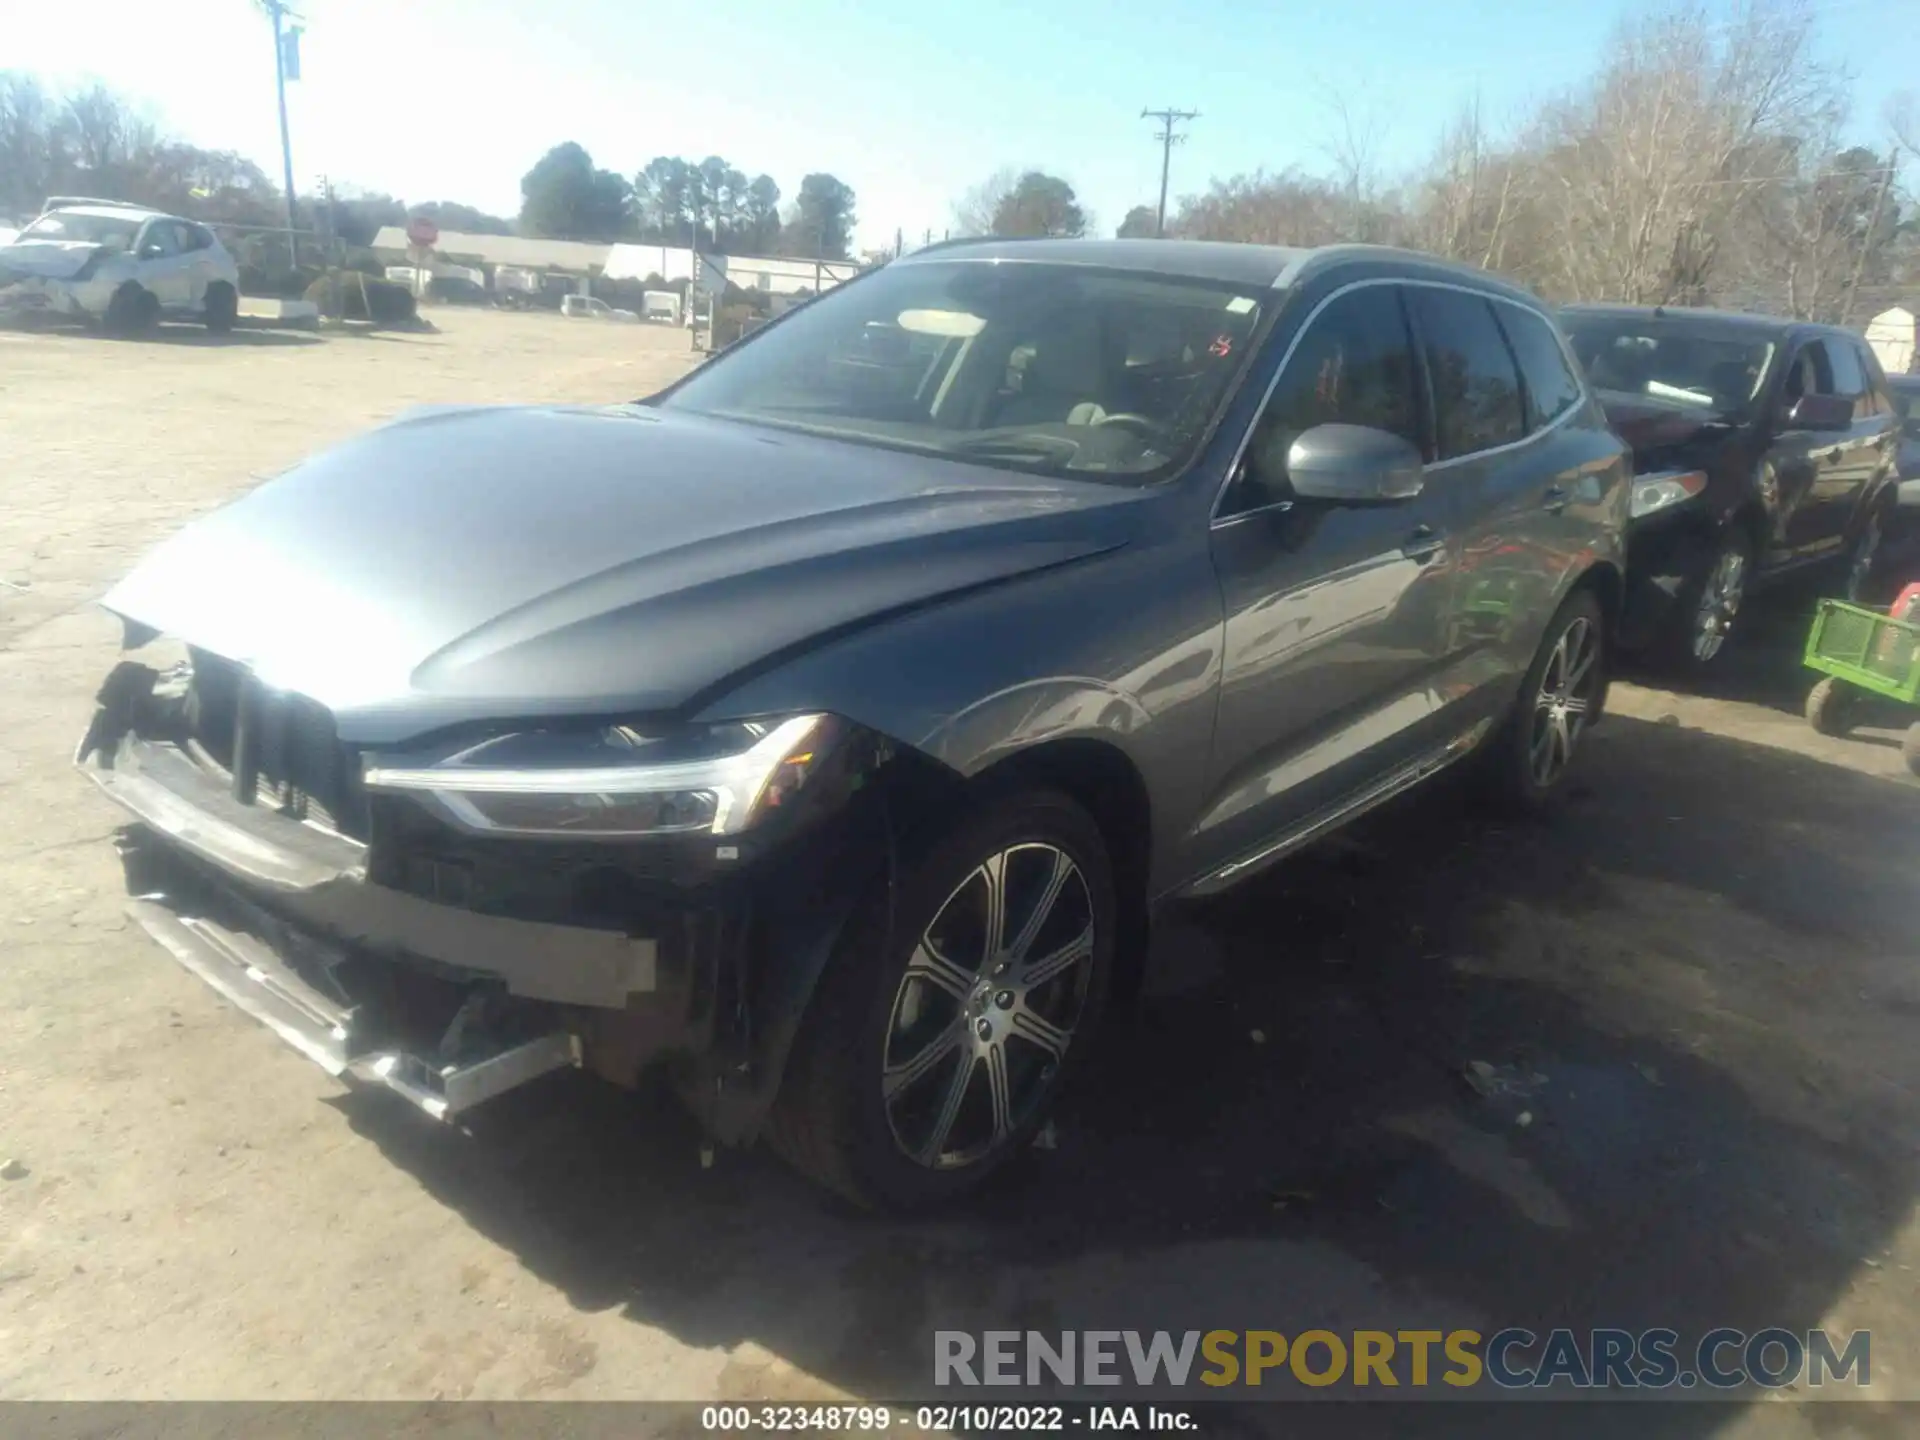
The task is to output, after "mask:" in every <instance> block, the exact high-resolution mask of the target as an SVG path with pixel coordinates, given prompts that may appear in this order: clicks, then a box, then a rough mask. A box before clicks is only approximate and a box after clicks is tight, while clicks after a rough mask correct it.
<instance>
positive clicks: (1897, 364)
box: [1867, 305, 1914, 375]
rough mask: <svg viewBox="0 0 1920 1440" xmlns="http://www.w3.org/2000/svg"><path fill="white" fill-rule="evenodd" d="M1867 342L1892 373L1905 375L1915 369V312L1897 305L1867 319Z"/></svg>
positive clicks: (1882, 363) (1882, 367) (1883, 368)
mask: <svg viewBox="0 0 1920 1440" xmlns="http://www.w3.org/2000/svg"><path fill="white" fill-rule="evenodd" d="M1867 344H1868V345H1869V346H1870V347H1872V350H1873V353H1874V354H1875V355H1877V356H1879V357H1880V368H1881V369H1882V370H1885V371H1886V372H1887V373H1888V374H1889V375H1905V374H1906V373H1907V372H1908V371H1909V370H1911V369H1912V368H1913V351H1914V314H1913V312H1912V311H1911V310H1908V309H1905V308H1903V307H1902V306H1899V305H1896V306H1894V307H1893V308H1892V309H1891V310H1882V311H1881V312H1880V313H1879V314H1878V315H1876V316H1874V317H1873V319H1871V320H1869V321H1868V322H1867Z"/></svg>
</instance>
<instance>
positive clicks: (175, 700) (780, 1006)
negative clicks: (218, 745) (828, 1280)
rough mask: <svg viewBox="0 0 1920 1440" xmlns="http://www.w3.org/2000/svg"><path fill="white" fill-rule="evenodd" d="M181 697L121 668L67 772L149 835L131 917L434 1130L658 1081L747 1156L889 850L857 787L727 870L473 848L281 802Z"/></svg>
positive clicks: (131, 833) (683, 859)
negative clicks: (245, 775) (591, 1076)
mask: <svg viewBox="0 0 1920 1440" xmlns="http://www.w3.org/2000/svg"><path fill="white" fill-rule="evenodd" d="M174 686H175V682H174V681H172V680H168V679H163V677H162V676H161V675H160V673H159V672H157V671H156V670H155V669H153V668H152V667H149V666H147V665H144V664H140V663H138V662H135V661H125V662H122V663H121V664H120V665H119V666H118V667H116V669H115V670H114V671H113V672H112V674H110V675H109V677H108V679H107V681H106V683H105V684H104V685H103V686H102V688H101V691H100V696H99V703H98V706H97V708H96V712H95V716H94V719H93V722H92V724H91V726H90V727H89V729H88V732H87V734H86V736H85V738H84V739H83V740H82V741H81V744H80V747H79V751H78V753H77V755H76V757H75V760H76V764H77V765H78V766H79V768H80V769H81V770H82V771H83V773H85V774H86V775H87V776H88V778H89V779H91V780H92V781H93V782H94V783H95V784H96V785H97V786H99V788H100V789H101V790H102V791H103V792H104V793H105V794H106V795H107V796H108V797H109V798H111V799H112V800H114V801H115V802H116V803H118V804H119V805H120V806H121V807H123V808H124V809H125V810H126V811H127V812H128V813H129V814H130V815H131V816H132V817H133V819H134V820H135V821H136V822H138V823H137V824H136V825H135V826H133V827H131V828H130V829H129V830H128V831H127V832H125V833H124V834H123V837H122V841H121V849H122V859H123V863H124V865H125V867H126V871H127V882H128V888H129V891H130V893H131V895H132V896H133V897H134V898H133V901H132V905H131V913H132V915H133V917H134V918H135V919H136V920H137V921H138V922H139V923H140V924H141V926H142V927H143V928H144V929H146V930H147V932H148V933H149V934H150V935H151V936H153V938H154V939H155V940H157V941H158V942H159V943H160V944H161V945H162V946H163V947H164V948H165V949H166V950H167V952H168V953H169V954H170V955H172V956H173V957H174V958H175V959H176V960H177V961H179V962H180V963H181V964H182V965H183V966H185V967H186V968H187V969H188V970H190V971H191V972H192V973H194V974H195V975H198V976H199V977H200V978H201V979H202V980H203V981H205V982H206V983H207V984H208V985H210V986H211V987H212V988H213V989H215V990H216V991H218V992H219V993H220V994H221V995H223V996H225V997H226V998H227V999H228V1000H230V1001H231V1002H232V1003H233V1004H235V1005H236V1006H237V1007H238V1008H240V1009H241V1010H242V1011H244V1012H245V1013H247V1014H249V1015H251V1016H253V1017H254V1018H255V1019H256V1020H258V1021H260V1022H261V1023H263V1024H264V1025H266V1026H267V1027H268V1028H269V1029H270V1030H272V1031H273V1032H274V1033H275V1034H277V1035H279V1036H280V1037H281V1038H282V1039H283V1040H285V1041H286V1042H287V1043H288V1044H290V1045H291V1046H292V1047H293V1048H294V1049H296V1050H298V1051H299V1052H300V1053H302V1054H304V1055H305V1056H306V1057H307V1058H308V1059H310V1060H312V1061H314V1062H315V1063H317V1064H319V1065H320V1066H321V1067H322V1068H323V1069H325V1070H327V1072H328V1073H329V1074H331V1075H334V1076H336V1077H338V1078H341V1079H343V1080H347V1081H352V1082H358V1083H363V1084H373V1085H381V1086H385V1087H386V1088H388V1089H390V1090H393V1091H395V1092H396V1093H398V1094H400V1095H402V1096H403V1097H405V1098H406V1099H408V1100H409V1101H411V1102H412V1103H413V1104H415V1105H417V1106H418V1107H419V1108H420V1109H421V1110H423V1111H424V1112H426V1113H427V1114H429V1115H432V1116H434V1117H435V1118H439V1119H450V1118H452V1117H454V1116H457V1115H459V1114H460V1113H461V1112H462V1111H464V1110H467V1109H470V1108H472V1107H473V1106H475V1105H478V1104H480V1103H482V1102H484V1101H486V1100H488V1099H490V1098H492V1097H494V1096H496V1095H498V1094H500V1093H502V1092H503V1091H505V1090H508V1089H512V1088H514V1087H516V1086H518V1085H521V1084H524V1083H526V1082H527V1081H529V1080H531V1079H533V1078H535V1077H536V1076H539V1075H544V1074H546V1073H548V1072H549V1071H552V1070H557V1069H562V1068H566V1067H570V1066H581V1067H583V1068H585V1069H587V1070H590V1071H592V1072H594V1073H595V1074H598V1075H600V1076H602V1077H603V1078H605V1079H608V1080H611V1081H613V1082H615V1083H617V1084H622V1085H631V1084H633V1083H635V1082H636V1080H637V1079H638V1076H639V1074H640V1072H641V1071H642V1070H644V1069H647V1068H650V1067H653V1066H655V1065H661V1066H664V1067H665V1068H667V1069H668V1071H669V1073H670V1075H671V1076H672V1078H673V1080H674V1082H675V1085H676V1088H677V1089H679V1091H680V1093H681V1094H682V1096H683V1098H685V1099H687V1100H688V1102H689V1104H690V1106H691V1107H692V1108H693V1109H694V1111H695V1114H696V1116H697V1117H698V1118H699V1119H700V1120H701V1121H702V1122H703V1123H704V1124H705V1126H706V1128H707V1129H708V1131H709V1132H710V1133H711V1134H713V1135H714V1136H715V1137H716V1138H718V1139H720V1140H722V1141H725V1142H728V1143H739V1142H741V1141H744V1140H746V1139H749V1138H751V1136H752V1134H753V1133H754V1132H755V1131H756V1130H757V1128H758V1126H759V1123H760V1120H761V1119H762V1117H763V1116H764V1114H765V1111H766V1109H767V1107H768V1106H769V1105H770V1103H771V1101H772V1097H773V1094H774V1092H775V1090H776V1089H777V1086H778V1080H779V1074H780V1070H781V1067H782V1065H783V1063H784V1059H785V1055H786V1052H787V1049H788V1047H789V1045H790V1043H791V1040H792V1036H793V1034H794V1032H795V1030H796V1029H797V1026H798V1023H799V1020H800V1016H801V1012H802V1011H803V1010H804V1008H805V1004H806V1001H807V999H808V997H809V995H810V993H811V990H812V986H813V982H814V980H815V979H816V978H817V976H818V973H819V971H820V969H821V968H822V967H823V966H824V964H825V962H826V957H827V955H828V953H829V952H830V951H831V949H832V946H833V944H834V943H835V940H836V937H837V934H838V932H839V929H840V927H841V926H842V924H843V923H844V921H845V918H846V916H847V914H848V913H849V911H850V909H851V905H852V902H853V900H854V899H855V897H856V896H857V895H858V894H859V893H861V890H862V888H863V887H864V886H865V885H867V884H868V883H870V882H871V880H872V878H873V876H874V875H875V874H876V873H877V872H878V871H879V869H880V867H881V865H882V864H883V863H884V852H883V850H882V848H881V846H882V843H883V837H884V843H885V844H889V845H890V844H891V838H890V836H891V832H890V829H889V826H890V823H891V822H890V821H888V820H886V818H885V816H884V813H883V812H884V806H885V804H886V802H885V801H884V800H883V799H881V798H880V797H879V796H878V795H877V794H876V793H875V792H876V791H877V789H878V788H879V787H869V788H867V789H866V790H864V791H863V790H860V785H861V783H862V781H863V779H864V772H863V773H862V774H861V775H850V776H846V777H842V778H843V779H845V780H846V782H847V789H848V795H851V796H852V798H851V799H848V798H847V796H836V797H834V798H831V799H829V798H828V797H827V796H826V795H825V794H824V792H825V791H826V790H828V789H829V788H830V787H828V786H825V785H823V786H822V787H820V790H821V792H822V793H821V795H820V799H819V802H818V804H819V808H820V809H822V811H823V812H824V813H823V814H822V815H820V816H817V817H814V819H813V820H812V821H810V822H809V823H808V824H807V825H806V827H805V828H804V830H803V831H802V832H801V833H800V834H798V835H786V836H781V835H773V836H767V837H755V838H756V840H757V841H758V842H759V843H758V845H757V848H755V847H745V846H739V847H736V846H734V845H731V844H730V845H729V846H727V847H726V848H725V851H724V852H721V853H724V855H725V856H727V857H728V859H727V862H726V863H724V864H723V863H721V862H720V861H719V860H717V859H716V858H715V857H716V847H715V846H714V845H713V844H711V843H710V842H708V843H705V844H698V843H695V842H692V841H687V842H684V843H666V842H662V843H655V844H646V845H634V844H628V845H601V846H557V845H527V844H524V843H521V844H514V843H510V842H494V841H487V840H476V839H475V838H474V837H471V836H462V835H457V834H455V833H453V832H452V831H451V830H449V829H447V828H446V827H444V826H439V825H438V824H437V823H436V822H434V821H433V819H432V817H431V816H430V815H427V814H425V813H424V812H423V811H422V810H421V809H420V807H418V806H415V805H412V804H411V803H410V802H406V801H404V800H399V799H395V798H394V797H382V798H381V799H380V802H379V803H380V804H383V805H390V806H391V808H390V809H388V810H381V809H379V808H375V809H374V810H372V811H371V812H368V813H370V814H371V820H369V821H366V823H365V824H364V825H362V824H361V823H358V822H356V823H355V824H352V825H348V824H346V823H344V822H339V821H337V820H336V818H335V816H336V815H337V814H339V813H344V811H345V809H346V805H345V802H344V801H343V800H340V799H339V797H334V798H335V800H336V804H337V805H338V806H339V807H340V808H339V809H338V810H337V811H335V812H329V811H328V810H327V809H326V808H325V807H324V806H323V805H321V804H320V803H319V801H318V800H317V799H316V801H315V804H314V810H313V812H312V815H309V814H308V811H307V807H306V801H305V797H304V796H303V797H300V799H299V802H298V803H297V804H296V803H293V801H292V797H293V790H292V787H291V786H288V787H285V788H279V789H276V788H275V787H273V786H269V785H267V784H266V783H265V781H261V782H259V783H258V785H257V786H256V784H255V783H254V782H252V781H251V780H250V781H249V782H248V783H246V784H236V783H235V779H234V776H233V774H231V773H230V772H229V771H228V770H227V768H226V767H225V766H224V765H223V764H222V763H221V760H220V759H219V758H218V757H215V756H213V755H210V754H209V753H208V752H207V749H206V747H205V746H203V745H201V744H199V743H197V742H196V741H195V740H194V739H193V738H192V736H191V735H188V734H185V733H183V729H182V725H181V722H180V700H179V695H180V692H179V690H178V689H177V688H171V689H170V687H174ZM187 688H188V689H189V690H190V689H191V688H192V686H191V682H188V683H187ZM331 743H333V744H335V745H336V746H337V744H338V742H331ZM850 763H852V762H851V761H850ZM235 768H236V769H240V768H243V767H242V766H240V765H239V764H238V763H237V757H236V765H235ZM856 791H858V792H859V793H858V794H853V792H856ZM242 796H245V797H246V798H244V799H243V798H242ZM876 807H879V810H880V811H881V812H882V813H879V814H876ZM315 817H318V818H315ZM362 818H363V819H364V817H362ZM788 818H789V819H790V820H793V821H799V820H800V819H801V818H802V817H801V816H800V815H798V814H796V815H795V816H791V817H788ZM336 824H338V826H339V828H335V826H336ZM347 829H352V830H353V831H354V832H355V833H354V834H347V833H342V832H343V831H344V830H347ZM357 837H364V838H357ZM743 838H744V837H743ZM749 850H751V854H750V855H746V856H745V858H742V856H743V852H746V851H749ZM749 859H750V860H752V861H753V862H754V863H748V860H749Z"/></svg>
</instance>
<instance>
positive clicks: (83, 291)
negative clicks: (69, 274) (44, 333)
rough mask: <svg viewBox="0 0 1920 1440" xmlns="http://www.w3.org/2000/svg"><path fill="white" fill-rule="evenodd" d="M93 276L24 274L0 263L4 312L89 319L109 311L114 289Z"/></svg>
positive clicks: (0, 298) (0, 305)
mask: <svg viewBox="0 0 1920 1440" xmlns="http://www.w3.org/2000/svg"><path fill="white" fill-rule="evenodd" d="M102 289H103V287H102V286H100V285H99V284H97V283H96V282H94V281H90V280H56V279H53V278H51V277H49V276H45V275H22V274H19V273H18V272H14V271H9V270H8V269H7V268H6V267H5V266H4V265H0V315H7V316H10V317H15V318H19V317H23V316H30V315H58V316H62V317H64V318H67V319H74V320H80V319H86V318H89V317H98V316H100V315H103V314H105V313H106V308H107V301H108V300H110V299H111V298H112V293H111V291H110V290H109V291H107V292H106V293H105V294H101V293H98V292H100V291H101V290H102Z"/></svg>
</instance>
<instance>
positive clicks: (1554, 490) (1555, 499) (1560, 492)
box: [1540, 485, 1573, 515]
mask: <svg viewBox="0 0 1920 1440" xmlns="http://www.w3.org/2000/svg"><path fill="white" fill-rule="evenodd" d="M1572 498H1573V497H1572V496H1571V495H1570V494H1568V493H1567V487H1566V486H1564V485H1549V486H1548V487H1547V488H1546V490H1545V492H1544V493H1543V494H1542V495H1541V496H1540V508H1541V509H1542V510H1546V511H1548V512H1550V513H1551V514H1554V515H1558V514H1559V513H1560V512H1561V511H1562V510H1564V509H1566V508H1567V502H1568V501H1569V500H1571V499H1572Z"/></svg>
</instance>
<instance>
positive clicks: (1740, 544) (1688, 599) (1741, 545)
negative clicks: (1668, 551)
mask: <svg viewBox="0 0 1920 1440" xmlns="http://www.w3.org/2000/svg"><path fill="white" fill-rule="evenodd" d="M1752 573H1753V542H1752V541H1750V540H1749V539H1748V538H1747V536H1746V535H1745V534H1744V533H1743V532H1741V531H1740V530H1738V529H1733V530H1729V531H1728V532H1727V533H1726V534H1725V535H1723V536H1722V537H1721V539H1720V545H1719V548H1718V549H1717V550H1716V551H1715V552H1714V554H1713V557H1712V559H1710V560H1709V561H1708V562H1707V564H1706V566H1705V567H1704V568H1702V569H1701V570H1700V571H1699V573H1697V574H1696V575H1694V576H1693V577H1692V578H1691V579H1689V580H1688V581H1687V583H1686V584H1685V585H1684V586H1682V587H1681V590H1680V594H1679V596H1678V597H1677V598H1676V600H1675V603H1674V609H1673V618H1672V620H1671V621H1670V623H1669V625H1668V630H1667V635H1666V639H1665V645H1664V647H1663V648H1664V651H1665V658H1666V660H1667V661H1668V663H1669V666H1670V667H1671V668H1673V669H1676V670H1679V671H1682V672H1683V673H1693V674H1699V673H1701V672H1703V671H1706V670H1709V669H1714V668H1717V663H1716V662H1718V661H1719V660H1720V658H1721V657H1722V656H1723V655H1724V654H1725V653H1726V650H1727V646H1728V644H1729V642H1730V641H1731V640H1732V638H1733V627H1734V622H1735V621H1736V620H1738V619H1739V617H1740V610H1741V606H1742V605H1743V604H1744V603H1745V601H1746V598H1747V582H1748V580H1749V579H1750V578H1751V576H1752Z"/></svg>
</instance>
